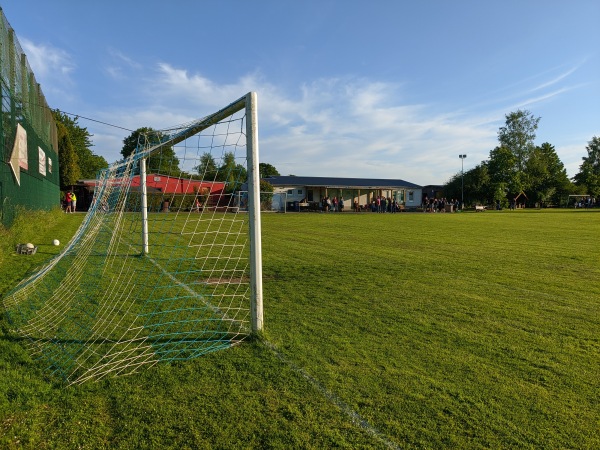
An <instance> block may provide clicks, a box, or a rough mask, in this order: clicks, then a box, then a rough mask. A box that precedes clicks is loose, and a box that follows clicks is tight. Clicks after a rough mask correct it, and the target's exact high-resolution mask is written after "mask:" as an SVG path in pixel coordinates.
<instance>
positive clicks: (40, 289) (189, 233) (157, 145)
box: [3, 93, 262, 383]
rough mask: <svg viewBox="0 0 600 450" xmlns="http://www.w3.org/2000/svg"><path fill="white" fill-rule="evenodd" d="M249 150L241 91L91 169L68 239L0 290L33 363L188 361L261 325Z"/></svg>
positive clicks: (80, 372)
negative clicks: (85, 202)
mask: <svg viewBox="0 0 600 450" xmlns="http://www.w3.org/2000/svg"><path fill="white" fill-rule="evenodd" d="M257 147H258V145H257V138H256V108H255V94H253V93H250V94H248V95H247V96H245V97H242V98H241V99H239V100H238V101H236V102H234V103H232V104H231V105H229V106H228V107H226V108H224V109H222V110H221V111H219V112H217V113H215V114H213V115H211V116H207V117H205V118H203V119H200V120H199V121H196V122H194V123H191V124H186V125H183V126H181V127H178V128H174V129H169V130H162V131H160V132H156V133H152V134H148V135H144V136H142V138H141V139H140V141H139V144H138V148H137V150H136V152H134V153H133V154H132V155H131V156H130V157H129V158H127V159H126V160H123V161H120V162H118V163H115V164H113V165H112V166H111V167H109V168H108V169H107V170H105V171H103V172H102V173H101V174H100V175H99V177H98V179H97V181H96V185H95V188H94V199H93V202H92V205H91V207H90V210H89V212H88V214H87V216H86V217H85V219H84V221H83V223H82V225H81V227H80V228H79V230H78V231H77V233H76V235H75V236H74V237H73V239H72V240H71V241H70V242H69V243H68V244H67V245H66V246H65V248H64V250H63V251H62V252H61V253H60V255H58V256H57V257H56V258H54V259H53V260H52V261H50V263H49V264H48V265H47V266H46V267H44V268H43V269H41V270H40V271H38V272H37V273H35V274H33V275H32V276H30V277H29V278H28V279H26V280H24V281H23V282H22V283H20V285H19V286H17V288H16V289H15V290H14V291H13V292H11V293H10V294H9V295H8V296H6V297H5V298H4V299H3V303H4V307H5V309H6V311H7V313H8V317H9V320H10V322H11V324H12V326H13V327H14V332H15V333H17V334H18V335H19V336H22V337H26V338H27V339H26V342H27V343H28V346H29V347H30V348H31V350H32V352H33V353H34V355H35V357H36V358H38V359H39V361H40V362H41V363H43V365H44V367H45V368H47V369H48V370H50V371H51V372H52V373H53V374H55V375H58V376H60V377H62V378H63V379H64V380H65V381H66V382H68V383H81V382H84V381H86V380H90V379H94V380H97V379H100V378H103V377H105V376H109V375H124V374H130V373H133V372H136V371H138V370H139V369H140V368H142V367H148V366H151V365H153V364H156V363H157V362H160V361H175V360H186V359H190V358H195V357H198V356H200V355H202V354H205V353H207V352H212V351H216V350H219V349H223V348H227V347H229V346H231V345H233V344H236V343H239V342H240V341H242V340H243V339H244V338H246V337H247V336H249V335H250V334H251V333H252V332H253V331H258V330H260V329H261V327H262V299H261V296H262V281H261V263H260V255H261V252H260V212H259V207H258V204H259V201H256V200H255V198H258V190H257V189H258V170H257V168H258V160H257V159H258V158H257V154H258V153H257V152H258V148H257ZM144 175H145V176H144ZM144 180H146V183H145V184H144ZM242 190H243V191H244V192H248V194H247V199H248V201H247V205H245V206H246V207H240V204H239V194H236V193H237V192H240V191H242ZM254 205H257V207H255V206H254Z"/></svg>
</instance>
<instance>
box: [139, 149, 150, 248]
mask: <svg viewBox="0 0 600 450" xmlns="http://www.w3.org/2000/svg"><path fill="white" fill-rule="evenodd" d="M140 188H141V191H142V199H141V200H142V201H141V205H142V255H147V254H148V188H147V186H146V158H142V159H140Z"/></svg>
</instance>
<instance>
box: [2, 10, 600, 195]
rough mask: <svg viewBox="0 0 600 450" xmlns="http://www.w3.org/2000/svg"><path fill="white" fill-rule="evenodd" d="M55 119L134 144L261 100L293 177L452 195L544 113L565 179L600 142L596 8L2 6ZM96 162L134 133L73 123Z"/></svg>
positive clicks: (599, 19) (546, 135)
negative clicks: (141, 134)
mask: <svg viewBox="0 0 600 450" xmlns="http://www.w3.org/2000/svg"><path fill="white" fill-rule="evenodd" d="M0 6H1V7H2V9H3V11H4V14H5V16H6V17H7V19H8V21H9V23H10V24H11V26H12V27H13V28H14V29H15V32H16V35H17V38H18V39H19V42H20V43H21V46H22V48H23V49H24V51H25V53H26V54H27V58H28V61H29V64H30V66H31V67H32V69H33V71H34V73H35V74H36V78H37V81H38V82H39V83H40V84H41V86H42V90H43V92H44V94H45V95H46V99H47V101H48V103H49V105H50V106H51V107H52V108H58V109H60V110H62V111H65V112H68V113H75V114H78V115H80V116H82V117H89V118H92V119H95V120H98V121H101V122H106V123H110V124H115V125H118V126H120V127H123V128H126V129H129V130H134V129H137V128H139V127H143V126H150V127H153V128H156V129H162V128H168V127H171V126H173V125H177V124H181V123H186V122H189V121H190V120H192V119H195V118H200V117H202V116H204V115H206V114H209V113H212V112H214V111H216V110H218V109H220V108H221V107H223V106H225V105H227V104H228V103H230V102H231V101H234V100H236V99H238V98H239V97H241V96H243V95H245V94H246V93H247V92H249V91H256V92H257V93H258V101H259V109H258V111H259V139H260V160H261V161H262V162H268V163H271V164H273V165H274V166H275V167H276V168H277V169H278V170H279V172H280V173H281V174H282V175H288V174H294V175H305V176H308V175H313V176H337V177H371V178H394V179H398V178H399V179H404V180H407V181H410V182H413V183H417V184H421V185H426V184H442V183H444V182H446V181H447V180H448V179H449V177H451V176H452V175H453V174H455V173H458V172H460V170H461V164H460V163H461V161H460V159H459V158H458V155H459V154H461V153H462V154H467V159H466V160H465V161H464V162H465V166H464V167H465V170H468V169H470V168H472V167H474V166H475V165H477V164H478V163H480V162H481V161H482V160H485V159H487V158H488V156H489V152H490V150H491V149H493V148H494V147H495V146H496V145H497V132H498V129H499V127H501V126H502V125H503V124H504V120H505V115H506V114H508V113H510V112H511V111H516V110H517V109H526V110H529V111H530V112H531V113H533V114H534V115H535V116H536V117H541V121H540V124H539V128H538V131H537V138H536V144H542V143H543V142H549V143H550V144H552V145H554V146H555V148H556V151H557V153H558V155H559V157H560V158H561V160H562V161H563V163H564V164H565V167H566V168H567V172H568V174H569V176H573V175H574V174H575V173H577V171H578V168H579V165H580V163H581V157H582V156H586V155H587V153H586V150H585V147H586V145H587V143H588V142H589V141H590V140H591V139H592V137H593V136H598V135H600V107H599V106H600V102H599V100H600V76H599V74H600V34H599V33H598V23H600V2H599V1H597V0H589V1H588V0H568V1H567V0H565V1H560V0H542V1H537V0H516V1H513V0H507V1H483V0H479V1H467V0H464V1H462V0H455V1H442V0H438V1H434V0H423V1H402V0H395V1H391V0H372V1H370V2H364V1H354V0H339V1H337V0H336V1H330V0H320V1H312V0H307V1H295V2H292V1H283V0H279V1H274V0H265V1H261V0H256V1H241V0H239V1H233V0H223V1H218V2H202V1H191V0H187V1H184V0H170V1H168V2H167V1H164V0H163V1H156V0H144V1H143V2H137V1H132V0H130V1H128V0H121V1H114V0H103V1H67V0H54V1H52V2H49V1H47V0H9V1H1V0H0ZM79 124H80V125H81V126H84V127H86V128H87V129H88V130H89V131H90V132H91V133H92V134H93V135H94V136H93V138H92V139H93V142H94V145H95V146H94V148H93V150H94V152H95V153H97V154H100V155H102V156H104V157H105V158H106V159H107V160H108V161H109V162H112V161H115V160H117V159H119V158H120V150H121V148H122V141H123V139H124V138H125V137H127V136H128V135H129V134H130V132H129V131H126V130H123V129H120V128H115V127H109V126H106V125H102V124H100V123H97V122H92V121H87V120H85V119H83V118H80V119H79Z"/></svg>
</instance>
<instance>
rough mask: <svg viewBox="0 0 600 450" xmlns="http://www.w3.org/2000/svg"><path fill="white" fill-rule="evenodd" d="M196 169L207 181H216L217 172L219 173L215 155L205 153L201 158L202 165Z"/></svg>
mask: <svg viewBox="0 0 600 450" xmlns="http://www.w3.org/2000/svg"><path fill="white" fill-rule="evenodd" d="M194 169H195V170H197V171H198V174H200V175H201V177H202V179H205V180H214V179H216V178H217V172H218V171H219V168H218V167H217V163H216V162H215V158H213V155H211V154H210V153H203V154H202V156H201V157H200V164H199V165H198V166H196V167H194Z"/></svg>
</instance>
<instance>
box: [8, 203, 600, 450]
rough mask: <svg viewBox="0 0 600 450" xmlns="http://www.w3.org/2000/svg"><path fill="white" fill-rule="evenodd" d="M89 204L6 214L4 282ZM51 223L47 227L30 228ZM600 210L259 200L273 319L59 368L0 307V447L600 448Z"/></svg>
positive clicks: (44, 251)
mask: <svg viewBox="0 0 600 450" xmlns="http://www.w3.org/2000/svg"><path fill="white" fill-rule="evenodd" d="M81 218H82V216H81V215H65V214H63V215H60V214H44V215H41V216H37V217H34V218H31V217H29V218H23V219H21V222H20V225H19V227H18V229H19V230H20V231H19V235H17V236H15V235H13V234H10V233H7V232H3V233H2V232H0V233H2V235H1V236H0V238H1V242H2V243H1V244H0V246H1V254H0V269H1V270H2V276H0V295H4V294H6V293H7V292H8V290H9V289H11V288H12V287H13V286H14V285H15V284H16V283H17V282H18V281H19V280H20V279H21V278H22V277H23V276H24V275H25V274H26V273H27V272H28V271H30V270H31V269H33V268H34V267H35V266H36V265H39V264H41V263H43V261H44V260H45V259H47V258H49V257H50V256H52V254H55V253H56V252H57V251H58V249H57V248H55V247H52V246H51V245H46V244H43V245H42V244H40V246H39V250H38V253H37V254H36V255H33V256H17V255H14V243H17V242H27V241H32V242H35V243H38V242H41V243H50V242H51V240H52V239H53V238H58V239H60V240H61V241H62V242H66V241H67V240H68V237H69V236H70V235H72V234H73V233H74V232H75V230H76V229H77V227H78V225H79V222H80V221H81ZM40 230H43V231H40ZM599 232H600V211H583V210H581V211H574V210H568V211H567V210H545V211H533V210H532V211H527V210H524V211H499V212H495V211H488V212H485V213H459V214H419V213H402V214H395V215H392V214H381V215H380V214H370V213H360V214H354V213H344V214H310V213H307V214H286V215H279V214H268V215H263V258H264V260H263V270H264V298H265V333H264V336H263V337H262V338H261V339H260V340H255V341H253V342H248V343H245V344H243V345H241V346H237V347H234V348H231V349H228V350H225V351H221V352H216V353H211V354H208V355H206V356H204V357H202V358H198V359H195V360H193V361H189V362H184V363H174V364H170V365H169V364H163V365H158V366H155V367H153V368H150V369H149V370H147V371H145V372H143V373H141V374H137V375H133V376H129V377H121V378H113V379H108V380H103V381H100V382H97V383H86V384H83V385H81V386H72V387H64V386H62V385H61V384H60V383H58V382H57V381H56V380H54V379H52V378H49V377H48V375H47V374H46V373H44V372H42V371H41V370H40V368H39V367H38V365H36V362H35V361H34V360H32V359H31V356H30V355H29V354H28V353H27V352H26V351H25V349H24V348H23V346H22V343H21V342H20V341H19V339H18V338H17V337H15V336H14V335H13V334H11V333H10V332H9V324H8V323H7V321H6V318H5V317H4V316H3V317H2V318H1V319H0V325H1V327H2V331H1V334H0V448H31V449H40V448H123V449H130V448H174V449H175V448H176V449H179V448H224V449H225V448H331V447H337V448H600V436H599V433H598V430H599V429H600V394H599V392H600V381H599V378H600V377H599V376H598V373H600V335H599V334H598V330H599V327H600V285H599V284H598V277H599V276H600V263H599V258H598V249H597V247H598V246H597V243H596V240H597V236H598V234H599Z"/></svg>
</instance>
